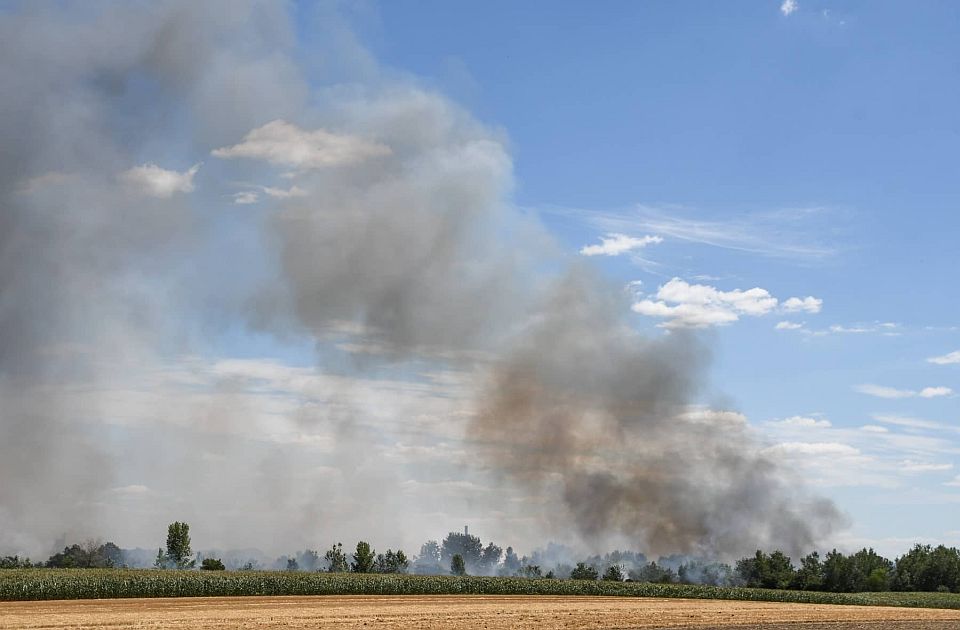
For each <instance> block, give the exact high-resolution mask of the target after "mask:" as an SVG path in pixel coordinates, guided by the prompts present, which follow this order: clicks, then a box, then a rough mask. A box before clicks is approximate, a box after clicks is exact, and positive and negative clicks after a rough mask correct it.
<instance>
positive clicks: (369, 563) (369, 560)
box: [350, 540, 377, 573]
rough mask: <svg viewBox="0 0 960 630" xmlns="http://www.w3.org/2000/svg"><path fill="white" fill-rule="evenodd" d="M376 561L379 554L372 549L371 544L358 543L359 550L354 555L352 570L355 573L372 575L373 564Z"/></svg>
mask: <svg viewBox="0 0 960 630" xmlns="http://www.w3.org/2000/svg"><path fill="white" fill-rule="evenodd" d="M376 559H377V553H376V552H375V551H374V550H373V549H371V548H370V543H368V542H364V541H362V540H361V541H360V542H358V543H357V550H356V552H354V554H353V562H352V563H351V564H350V570H351V571H353V572H354V573H370V572H371V571H373V563H374V562H375V561H376Z"/></svg>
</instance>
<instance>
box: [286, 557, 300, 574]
mask: <svg viewBox="0 0 960 630" xmlns="http://www.w3.org/2000/svg"><path fill="white" fill-rule="evenodd" d="M299 570H300V565H299V564H297V559H296V558H287V571H299Z"/></svg>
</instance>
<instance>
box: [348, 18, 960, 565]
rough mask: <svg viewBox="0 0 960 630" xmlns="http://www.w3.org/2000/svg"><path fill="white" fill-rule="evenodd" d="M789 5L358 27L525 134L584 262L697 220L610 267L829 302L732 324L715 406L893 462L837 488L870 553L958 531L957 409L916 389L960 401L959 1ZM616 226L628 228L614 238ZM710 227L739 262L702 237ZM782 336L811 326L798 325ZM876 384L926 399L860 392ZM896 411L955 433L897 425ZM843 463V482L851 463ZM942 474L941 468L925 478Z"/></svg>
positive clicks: (719, 362)
mask: <svg viewBox="0 0 960 630" xmlns="http://www.w3.org/2000/svg"><path fill="white" fill-rule="evenodd" d="M781 9H782V7H781V5H780V3H777V2H755V3H747V4H738V5H736V6H735V7H731V6H729V5H726V4H723V3H708V2H701V3H689V4H685V5H684V4H679V5H678V4H677V3H668V2H652V3H608V4H604V5H600V6H598V5H590V4H584V3H545V2H531V3H510V2H507V3H497V2H494V3H484V4H483V5H482V6H481V5H472V6H471V5H467V4H465V3H446V2H433V3H419V2H418V3H408V2H393V3H385V4H383V5H378V6H377V7H376V11H374V12H372V15H369V14H368V15H366V16H364V17H361V18H359V20H358V21H359V22H360V24H361V28H362V30H363V32H364V33H365V34H366V35H367V36H368V37H369V40H368V41H369V42H370V45H371V47H372V48H373V50H375V51H376V52H377V54H378V55H380V56H381V58H382V59H383V60H384V61H385V62H386V63H389V64H390V65H392V66H394V67H396V68H400V69H402V70H404V71H408V72H411V73H413V74H415V75H416V76H418V77H420V78H421V80H424V81H425V82H427V83H428V84H430V85H435V86H437V87H438V88H439V89H441V90H444V91H446V92H447V93H449V94H451V95H452V97H453V98H456V99H458V100H460V101H461V102H463V103H465V104H466V105H467V106H468V107H469V108H470V109H471V111H473V112H474V113H475V114H476V115H477V116H479V117H480V118H482V119H483V120H485V121H487V122H489V123H491V124H495V125H498V126H501V127H502V128H503V129H504V130H505V131H506V133H507V134H508V135H509V138H510V145H511V149H512V151H513V154H514V156H515V173H516V180H517V184H516V192H515V197H516V201H517V203H518V204H519V205H521V206H523V207H525V208H529V209H531V210H532V211H535V212H539V213H540V216H541V217H542V218H543V220H544V221H545V222H546V224H547V225H548V226H549V227H550V228H551V229H552V231H553V232H554V233H555V234H557V235H558V237H559V238H560V239H561V240H562V242H563V243H564V244H565V245H566V246H567V247H569V248H570V249H571V250H577V249H579V248H581V247H583V246H584V245H588V244H593V243H596V242H598V238H599V237H600V236H602V234H603V233H605V232H606V231H610V232H621V233H626V234H629V235H631V236H635V237H640V236H644V235H648V234H652V235H657V234H658V232H657V230H656V229H653V226H651V225H650V223H651V221H650V220H649V219H648V217H649V216H651V215H652V216H655V217H658V218H660V217H669V218H670V219H675V220H676V221H678V224H677V225H676V226H675V228H676V231H677V236H673V237H671V236H670V235H667V234H662V236H663V239H664V240H663V242H662V243H660V244H657V245H649V246H647V247H645V248H643V250H642V254H643V258H644V259H646V261H641V262H636V261H632V260H630V256H629V255H624V256H619V257H611V258H609V259H606V260H603V263H602V264H603V266H604V269H605V271H606V272H607V273H608V274H609V275H610V277H612V278H614V279H616V281H619V282H624V283H626V282H630V281H634V280H641V281H642V282H643V288H644V290H645V291H649V292H654V291H655V290H656V288H657V287H658V286H660V285H662V284H663V283H665V282H666V281H668V280H669V279H670V278H673V277H679V278H682V279H684V280H686V281H687V282H689V283H699V284H705V285H710V286H713V287H716V288H717V289H719V290H721V291H731V290H734V289H742V290H746V289H750V288H753V287H761V288H763V289H766V290H767V291H769V292H770V293H771V294H772V295H774V296H777V297H779V298H780V299H781V301H782V300H783V299H786V298H787V297H788V296H794V295H798V296H807V295H813V296H816V297H817V298H819V299H822V300H823V305H822V310H821V311H820V312H819V313H816V314H811V313H799V314H790V315H787V314H777V313H770V314H767V315H765V316H762V317H750V316H741V317H740V318H739V321H736V322H734V323H732V324H729V325H724V326H716V327H710V328H711V330H710V331H709V332H708V333H707V334H708V335H709V336H710V337H711V339H712V341H713V343H714V344H715V345H714V353H715V357H714V363H713V369H712V371H711V383H712V385H711V393H710V394H708V396H715V397H717V399H719V400H720V401H724V402H726V404H728V405H732V406H733V407H734V408H736V409H737V410H739V411H742V412H743V413H744V414H746V415H747V416H748V417H749V418H750V421H751V423H753V424H754V425H758V426H761V427H762V426H763V425H764V423H765V422H768V421H773V420H776V419H780V420H782V419H785V418H789V417H793V416H802V417H810V418H820V419H823V420H828V421H829V422H830V423H831V424H832V425H833V427H834V428H836V429H838V430H840V429H842V430H844V431H846V430H849V431H850V435H842V436H837V435H833V434H832V433H831V432H830V431H827V430H821V431H822V433H823V435H820V434H818V431H817V429H812V428H806V429H805V430H803V431H802V432H800V434H799V435H791V436H780V435H771V436H770V439H779V438H783V439H785V440H786V439H788V438H790V439H791V440H793V441H798V442H799V441H807V442H816V443H821V444H841V443H842V444H845V445H848V446H851V447H852V448H855V449H857V450H858V451H859V452H860V455H862V456H864V457H876V458H878V459H884V460H889V464H890V467H889V475H890V479H889V480H890V481H891V483H895V484H896V487H891V488H878V487H876V486H875V485H871V484H870V483H866V482H864V481H861V480H858V478H859V477H861V476H863V475H864V474H865V473H864V471H865V470H866V469H869V468H870V466H871V465H872V464H868V463H864V462H863V461H861V459H860V458H859V457H853V458H851V463H850V469H849V470H847V469H840V470H842V471H843V474H840V475H837V476H840V477H843V476H844V475H846V476H847V477H848V478H849V481H847V482H845V481H844V480H843V479H842V478H841V479H833V480H832V481H830V482H829V483H827V482H825V485H828V486H829V488H827V489H826V490H825V491H826V492H827V493H829V494H830V495H831V496H835V497H837V498H838V500H839V502H840V504H841V505H842V507H843V508H845V509H847V510H848V511H849V512H850V513H851V515H852V517H853V522H854V526H853V531H854V532H855V534H854V535H855V536H861V537H863V538H870V539H883V538H891V539H896V538H904V539H906V538H911V537H930V538H935V539H943V538H945V537H948V536H953V537H955V536H956V533H951V534H948V533H947V532H949V531H950V530H951V529H953V525H952V524H951V523H952V522H953V521H955V520H956V518H957V516H958V508H957V500H958V499H960V494H957V493H956V488H953V487H951V486H945V485H944V482H949V481H951V480H953V479H954V477H955V476H956V475H957V473H958V472H960V470H957V469H956V464H955V462H956V455H957V452H958V451H957V448H958V447H960V441H958V437H960V435H958V434H957V428H960V427H958V425H957V424H956V423H957V411H958V407H957V398H956V397H955V394H952V393H951V394H948V395H944V396H940V397H932V398H924V397H920V396H918V395H910V394H909V393H907V391H908V390H909V391H913V392H920V391H922V390H923V389H924V388H925V387H946V388H950V389H951V390H956V389H960V383H958V380H957V378H958V369H960V368H958V367H957V365H955V364H954V365H950V364H947V365H938V364H935V363H931V362H929V361H928V359H929V358H931V357H936V356H941V355H945V354H947V353H948V352H952V351H953V350H955V349H956V348H957V347H958V346H960V331H958V329H957V326H958V322H957V319H956V313H957V312H958V306H960V304H958V296H957V292H956V291H955V290H954V289H953V288H952V287H953V285H954V284H955V282H956V280H955V276H956V271H957V268H958V258H957V256H958V247H957V234H958V232H960V218H958V214H957V212H956V209H957V203H958V200H960V178H958V176H957V175H958V173H957V168H958V158H957V147H958V137H960V136H958V134H960V114H958V109H957V107H956V103H957V102H960V80H958V79H960V66H958V65H957V63H956V59H957V57H958V53H960V43H958V42H960V39H958V37H957V24H958V18H960V7H958V6H957V5H956V3H950V2H930V3H921V4H914V5H910V6H906V5H904V4H902V3H895V2H816V1H803V0H800V1H798V2H797V3H796V8H795V10H793V11H791V12H789V13H786V12H785V11H784V10H781ZM598 215H604V216H614V217H616V218H617V219H618V220H619V223H617V224H616V226H617V228H616V229H612V228H611V229H610V230H604V225H603V224H602V223H598V222H597V221H595V220H594V219H596V218H597V216H598ZM704 222H705V223H708V224H709V225H710V227H711V228H712V229H715V230H716V236H717V239H715V242H717V243H718V244H717V245H711V244H708V243H703V242H697V241H698V239H697V238H696V237H697V234H695V233H694V232H695V227H696V226H697V224H698V223H704ZM757 245H760V247H756V246H757ZM745 249H746V250H750V249H762V250H763V251H743V250H745ZM698 277H702V278H706V279H704V280H698V279H697V278H698ZM782 321H788V322H793V323H798V324H799V323H802V324H803V325H804V328H803V329H799V330H775V329H774V328H775V325H776V324H777V323H778V322H782ZM636 324H637V326H639V327H642V328H647V329H651V330H653V328H652V327H653V325H654V322H653V321H651V320H650V319H649V318H644V317H637V319H636ZM882 324H888V325H889V326H883V325H882ZM832 327H833V331H842V330H847V331H862V332H833V331H832V330H831V328H832ZM867 384H876V385H882V386H884V387H889V388H894V389H898V390H904V391H901V392H889V391H888V392H883V391H881V392H879V393H882V394H885V395H886V396H888V397H887V398H884V397H878V396H877V395H875V394H876V393H877V392H876V391H874V395H869V394H865V393H862V392H860V391H857V388H858V387H860V386H863V385H867ZM889 396H899V397H898V398H890V397H889ZM885 416H902V417H909V418H914V419H923V420H927V421H929V422H935V423H940V424H942V425H944V427H946V428H943V429H935V430H929V429H918V428H916V427H913V428H911V427H904V426H902V425H900V426H897V425H890V424H885V423H884V422H881V421H878V420H877V419H876V418H877V417H885ZM864 425H867V426H881V427H884V428H886V429H888V431H889V432H890V433H897V434H899V433H904V434H907V435H913V434H915V433H916V434H920V433H922V434H924V435H929V436H935V437H936V438H938V439H942V440H943V444H942V445H941V446H942V447H943V451H942V452H938V451H936V450H934V451H929V452H913V451H910V450H909V449H905V450H902V451H900V450H899V449H898V448H897V447H888V446H886V445H880V444H878V443H876V442H875V441H871V440H869V439H862V438H861V437H860V436H859V435H858V434H857V432H856V431H857V430H858V429H859V428H860V427H862V426H864ZM760 430H761V431H770V432H771V433H774V432H775V431H773V430H772V429H770V428H761V429H760ZM845 440H847V441H845ZM851 440H853V441H854V442H852V443H851V442H850V441H851ZM825 452H827V453H828V455H827V456H826V461H822V462H820V463H821V464H822V465H825V466H828V465H840V464H841V463H840V462H831V461H830V459H831V458H832V457H835V455H836V454H835V453H833V454H829V453H831V451H830V450H829V448H827V450H826V451H825ZM920 459H922V460H923V463H925V464H930V465H931V466H930V468H931V469H933V470H930V471H929V472H912V473H909V474H907V473H903V470H904V469H905V468H909V466H910V464H909V463H907V464H903V462H919V461H920ZM898 464H900V470H899V472H898V470H897V465H898ZM948 466H952V468H947V467H948ZM920 468H922V467H920ZM884 474H887V473H884ZM894 480H895V481H894ZM848 484H849V485H848ZM906 506H909V507H906ZM880 544H883V543H880ZM886 547H887V548H888V549H889V548H891V547H893V548H896V547H897V544H896V543H894V544H887V545H886Z"/></svg>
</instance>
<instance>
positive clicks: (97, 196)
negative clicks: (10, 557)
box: [0, 0, 302, 553]
mask: <svg viewBox="0 0 960 630" xmlns="http://www.w3.org/2000/svg"><path fill="white" fill-rule="evenodd" d="M254 21H255V22H256V24H254ZM286 28H287V25H286V16H285V15H284V13H283V12H282V11H279V10H277V8H270V7H255V6H252V5H248V4H245V3H242V2H233V1H232V0H231V1H229V2H220V3H218V2H209V3H207V2H205V3H189V2H178V3H169V2H168V3H156V4H139V5H133V4H123V5H118V4H116V3H83V4H79V3H78V4H73V5H71V4H70V3H66V4H65V5H59V4H57V5H54V4H46V3H30V2H27V3H23V4H22V5H20V6H16V5H13V6H9V5H5V8H3V9H0V549H3V550H9V551H11V552H15V551H19V552H23V551H28V552H29V551H32V552H34V553H39V552H43V551H46V550H48V549H49V546H48V545H50V544H52V543H53V541H54V540H55V539H56V538H57V537H59V536H60V535H62V534H64V533H68V534H70V535H74V536H82V535H95V534H99V533H102V532H110V531H111V530H110V529H109V528H108V529H103V527H104V526H105V524H104V521H105V520H107V519H106V518H103V515H104V509H103V503H102V502H103V501H104V500H105V499H107V498H110V497H108V496H107V495H106V493H107V492H108V490H109V489H110V488H111V487H113V486H114V485H115V484H116V479H115V477H114V473H115V472H116V470H117V468H118V466H119V465H120V464H121V463H123V462H124V461H125V460H127V459H134V458H136V457H137V456H138V455H140V454H145V453H150V450H151V449H150V447H149V445H148V444H145V443H141V444H133V445H131V444H125V443H124V441H123V437H122V435H120V434H121V433H122V431H121V430H119V429H117V428H116V427H117V426H118V425H122V424H123V423H124V422H125V420H126V419H125V418H124V417H123V416H121V415H119V414H117V415H115V413H113V412H116V411H117V410H118V409H119V408H120V407H122V406H124V401H123V400H122V396H123V395H124V394H123V393H122V392H120V391H118V390H121V389H122V385H121V383H122V382H123V380H124V378H125V377H126V376H127V375H128V374H129V373H130V372H131V371H133V370H145V371H149V370H150V369H152V367H153V366H154V362H155V361H156V360H158V358H159V355H160V354H161V353H163V352H164V351H166V352H170V351H171V350H172V351H173V352H174V353H176V352H177V351H178V350H183V349H184V345H183V344H184V342H185V340H186V338H188V337H189V336H190V332H191V331H190V326H188V325H184V322H183V321H182V320H181V318H184V317H187V318H189V317H190V316H189V315H188V311H189V307H188V306H185V305H189V304H191V303H192V301H193V300H192V296H190V295H189V293H190V282H191V281H190V280H189V279H190V278H191V275H190V274H188V273H187V272H186V270H185V269H184V267H183V265H184V263H185V261H186V259H187V258H190V257H192V256H194V255H195V254H196V252H197V251H198V247H199V245H200V244H201V239H207V238H208V235H207V234H205V230H206V229H207V228H208V227H209V226H208V225H207V223H208V221H207V218H206V217H205V216H204V215H203V213H202V212H199V211H196V210H195V209H194V208H192V207H191V206H190V205H188V203H187V202H186V197H185V194H184V193H186V192H190V191H192V190H193V188H194V184H193V181H192V180H193V178H194V176H196V175H197V168H196V167H195V168H192V169H191V168H190V167H191V166H192V164H191V163H190V162H184V157H183V156H184V155H190V154H191V153H192V149H194V147H195V144H194V143H198V144H199V145H200V146H204V145H205V144H206V143H208V142H220V141H225V139H226V138H232V137H236V135H238V134H240V133H242V132H243V131H244V130H246V129H249V128H250V126H252V125H253V124H254V123H255V122H257V121H258V120H260V118H259V117H260V116H263V115H274V116H279V115H283V114H284V113H285V112H286V111H287V110H285V109H284V108H285V107H286V108H288V107H291V106H295V105H296V103H297V102H298V95H299V94H298V88H299V87H300V86H301V85H302V84H301V83H299V79H298V77H297V76H296V75H294V74H293V73H292V72H291V69H292V67H293V66H292V64H291V63H290V62H289V61H287V60H286V59H285V57H283V56H282V54H278V53H277V52H274V51H279V50H282V47H283V43H284V39H285V37H286V34H287V31H286V30H285V29H286ZM227 35H229V37H226V36H227ZM220 37H224V38H225V39H228V40H229V41H231V42H232V43H231V45H229V46H224V45H222V44H221V45H219V46H214V45H213V42H214V41H217V39H218V38H220ZM245 86H248V87H245ZM261 94H265V95H267V96H261ZM278 95H282V97H281V99H280V100H281V101H282V102H283V107H277V104H276V102H275V100H274V99H277V98H278ZM227 103H229V104H230V107H229V112H225V109H226V108H225V107H224V106H225V104H227ZM204 153H206V151H204ZM187 159H189V158H187ZM154 160H166V162H165V163H164V166H165V167H166V168H167V169H172V170H168V171H164V170H163V169H160V168H159V167H157V166H155V165H151V164H150V162H152V161H154ZM138 167H139V168H138ZM201 172H202V171H201ZM198 179H199V177H198ZM181 336H182V338H179V339H178V337H181ZM161 340H163V342H164V345H165V346H166V347H165V348H163V349H162V348H161ZM178 346H179V347H178ZM141 385H142V384H141ZM158 398H160V396H159V395H158ZM168 402H172V401H170V400H162V399H161V400H155V401H154V403H155V404H156V403H159V404H158V407H157V411H159V409H163V408H165V407H166V408H167V409H169V407H168V406H167V403H168ZM143 409H144V406H140V409H139V410H137V411H138V412H139V411H143ZM105 423H106V424H105ZM111 423H113V426H114V429H112V430H111V428H110V424H111ZM156 446H158V447H159V442H158V443H157V445H156ZM153 456H154V457H156V456H157V453H156V452H154V453H153ZM108 535H109V534H108Z"/></svg>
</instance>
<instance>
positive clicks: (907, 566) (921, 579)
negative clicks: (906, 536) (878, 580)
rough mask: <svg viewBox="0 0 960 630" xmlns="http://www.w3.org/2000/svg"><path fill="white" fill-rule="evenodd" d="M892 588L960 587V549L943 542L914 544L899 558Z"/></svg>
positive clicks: (916, 589)
mask: <svg viewBox="0 0 960 630" xmlns="http://www.w3.org/2000/svg"><path fill="white" fill-rule="evenodd" d="M891 587H892V588H893V590H895V591H937V590H939V589H940V587H943V588H946V589H947V590H948V591H952V592H954V593H956V592H958V590H960V551H958V550H957V549H956V548H954V547H950V548H947V547H944V546H943V545H940V546H938V547H936V548H933V547H931V546H930V545H915V546H914V547H913V549H911V550H910V551H909V552H907V553H906V554H905V555H903V556H902V557H900V558H898V559H897V564H896V569H895V570H894V574H893V579H892V580H891Z"/></svg>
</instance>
